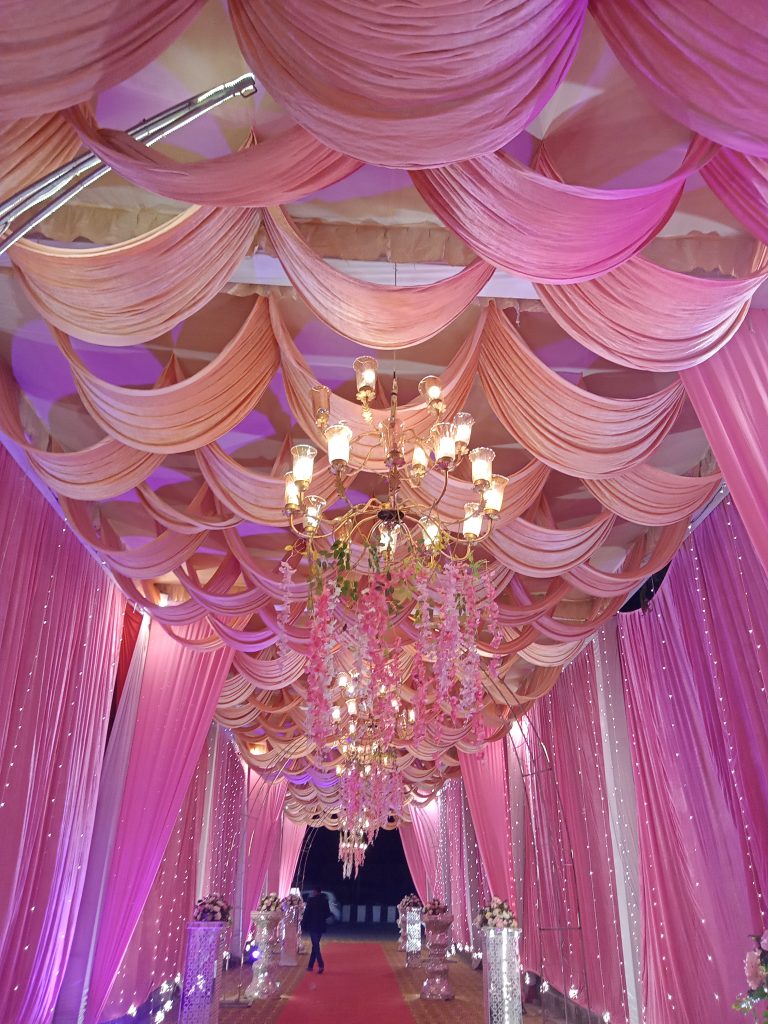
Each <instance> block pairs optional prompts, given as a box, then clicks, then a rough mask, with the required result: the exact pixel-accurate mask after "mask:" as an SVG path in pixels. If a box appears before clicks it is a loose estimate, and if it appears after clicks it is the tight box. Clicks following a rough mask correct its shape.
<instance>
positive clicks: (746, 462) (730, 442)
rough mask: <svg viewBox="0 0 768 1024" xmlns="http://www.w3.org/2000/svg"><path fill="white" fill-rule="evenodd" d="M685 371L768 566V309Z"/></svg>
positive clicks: (687, 385)
mask: <svg viewBox="0 0 768 1024" xmlns="http://www.w3.org/2000/svg"><path fill="white" fill-rule="evenodd" d="M681 376H682V378H683V381H684V383H685V389H686V391H687V392H688V397H689V398H690V400H691V404H692V405H693V407H694V409H695V410H696V415H697V416H698V417H699V421H700V423H701V425H702V427H703V428H704V432H705V433H706V435H707V440H708V441H709V443H710V445H711V446H712V451H713V452H714V453H715V457H716V459H717V461H718V463H719V465H720V468H721V469H722V471H723V476H724V477H725V480H726V483H727V484H728V488H729V490H730V492H731V494H732V495H733V500H734V501H735V502H736V506H737V507H738V510H739V515H740V516H741V518H742V520H743V521H744V525H745V526H746V528H747V531H748V533H749V536H750V538H751V541H752V544H753V546H754V549H755V552H756V553H757V555H758V557H759V559H760V561H761V562H762V564H763V568H764V569H765V570H767V571H768V461H766V458H765V433H766V426H767V425H768V309H752V310H750V312H749V314H748V316H747V318H746V320H745V321H744V326H743V327H742V328H741V330H740V331H739V333H738V334H737V335H736V337H735V338H733V339H732V340H731V341H730V342H729V343H728V344H727V345H726V346H725V348H723V349H721V350H720V351H719V352H718V353H717V354H716V355H714V356H713V357H712V358H711V359H708V360H707V361H706V362H705V363H701V365H700V366H695V367H693V368H692V369H690V370H685V371H684V372H683V373H682V374H681Z"/></svg>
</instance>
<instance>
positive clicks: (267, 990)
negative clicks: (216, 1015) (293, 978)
mask: <svg viewBox="0 0 768 1024" xmlns="http://www.w3.org/2000/svg"><path fill="white" fill-rule="evenodd" d="M282 920H283V912H282V910H252V911H251V921H252V922H253V924H254V931H255V938H256V945H257V947H258V952H259V955H258V957H257V958H256V960H254V962H253V978H252V979H251V983H250V985H249V986H248V988H247V989H246V990H245V998H246V999H247V1000H248V1001H249V1002H253V1000H254V999H276V998H277V996H279V995H280V979H279V977H278V971H279V960H280V924H281V922H282Z"/></svg>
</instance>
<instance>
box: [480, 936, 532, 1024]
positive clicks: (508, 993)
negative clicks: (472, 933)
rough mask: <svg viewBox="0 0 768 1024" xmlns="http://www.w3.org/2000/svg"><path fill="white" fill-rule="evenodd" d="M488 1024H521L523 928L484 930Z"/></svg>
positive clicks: (484, 986)
mask: <svg viewBox="0 0 768 1024" xmlns="http://www.w3.org/2000/svg"><path fill="white" fill-rule="evenodd" d="M481 931H482V936H483V938H482V941H483V1008H484V1016H483V1021H484V1024H521V1022H522V1019H523V1003H522V999H521V995H520V929H519V928H482V929H481Z"/></svg>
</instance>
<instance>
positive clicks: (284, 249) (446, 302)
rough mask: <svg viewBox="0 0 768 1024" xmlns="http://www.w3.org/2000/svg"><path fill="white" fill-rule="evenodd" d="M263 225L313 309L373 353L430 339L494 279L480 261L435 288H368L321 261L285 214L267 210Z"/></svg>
mask: <svg viewBox="0 0 768 1024" xmlns="http://www.w3.org/2000/svg"><path fill="white" fill-rule="evenodd" d="M264 226H265V228H266V230H267V235H268V236H269V240H270V242H271V243H272V246H273V248H274V250H275V252H276V253H277V256H278V257H279V259H280V262H281V263H282V265H283V269H284V270H285V272H286V274H287V275H288V277H289V278H290V279H291V282H292V283H293V285H294V287H295V288H296V290H297V291H298V292H299V294H300V295H301V297H302V298H303V299H304V301H305V302H306V303H307V305H308V306H309V307H310V309H311V310H312V311H313V312H314V313H315V314H316V315H317V316H318V317H319V318H320V319H321V320H322V321H323V323H326V324H328V326H329V327H332V328H333V330H335V331H337V332H338V333H339V334H342V335H344V336H345V337H347V338H351V339H352V340H353V341H358V342H360V344H361V345H370V346H371V347H373V348H381V349H390V348H396V349H400V348H408V347H409V346H411V345H418V344H420V342H422V341H426V340H427V339H428V338H431V337H432V336H433V335H435V334H437V333H438V332H439V331H441V330H442V329H443V328H444V327H447V326H448V324H450V323H451V322H452V321H453V320H455V319H456V317H457V316H458V315H459V314H460V313H462V312H463V311H464V310H465V309H466V308H467V306H469V304H470V303H471V302H472V300H473V299H475V298H476V297H477V295H478V293H479V292H480V290H481V289H482V287H483V286H484V285H486V284H487V283H488V281H490V279H491V276H492V275H493V267H492V266H490V265H489V264H487V263H484V262H483V261H482V260H475V261H474V262H473V263H471V264H470V265H469V266H468V267H465V268H463V269H462V270H460V271H459V272H458V273H457V274H455V275H454V276H451V277H447V278H445V279H444V280H442V281H438V282H436V283H435V284H426V285H415V286H411V287H397V286H391V285H380V284H369V283H368V282H365V281H356V280H355V279H354V278H352V277H349V276H348V275H347V274H343V273H342V272H341V271H340V270H336V269H335V268H334V267H331V266H329V265H328V264H327V263H325V262H324V261H323V260H322V259H320V257H319V256H316V255H315V254H314V253H313V252H312V250H311V249H310V247H309V246H308V245H307V244H306V242H305V241H304V240H303V239H302V238H301V236H300V235H299V233H298V232H297V230H296V228H295V226H294V225H293V224H292V222H291V221H290V220H289V218H288V217H287V216H286V215H285V213H284V212H283V211H282V210H280V209H273V210H266V211H265V212H264Z"/></svg>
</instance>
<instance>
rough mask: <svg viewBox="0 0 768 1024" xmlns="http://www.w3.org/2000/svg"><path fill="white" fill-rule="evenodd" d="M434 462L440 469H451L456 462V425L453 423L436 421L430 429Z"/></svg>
mask: <svg viewBox="0 0 768 1024" xmlns="http://www.w3.org/2000/svg"><path fill="white" fill-rule="evenodd" d="M432 444H433V446H434V451H435V463H436V464H437V465H438V466H439V467H440V468H441V469H445V470H448V469H453V466H454V463H455V462H456V427H455V426H454V424H453V423H436V424H435V426H434V429H433V430H432Z"/></svg>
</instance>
